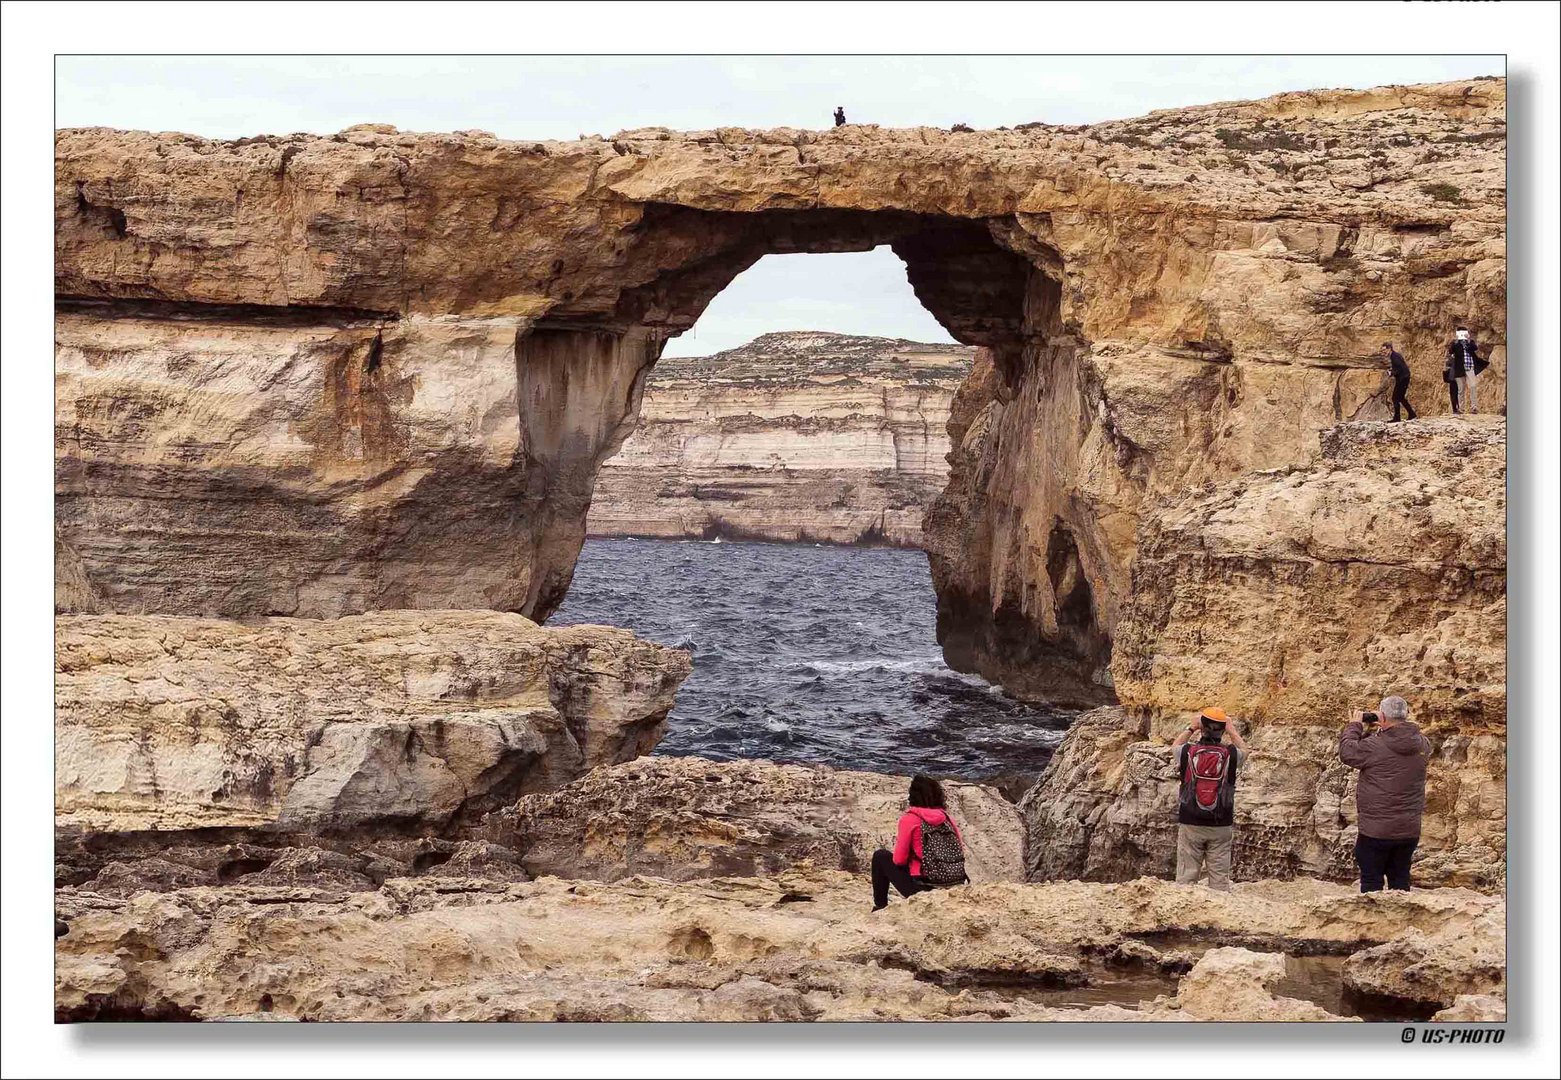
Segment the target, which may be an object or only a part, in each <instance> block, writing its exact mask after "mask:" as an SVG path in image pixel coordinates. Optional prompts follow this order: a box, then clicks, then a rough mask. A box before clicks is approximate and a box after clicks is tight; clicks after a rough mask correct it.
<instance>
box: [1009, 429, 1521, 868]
mask: <svg viewBox="0 0 1561 1080" xmlns="http://www.w3.org/2000/svg"><path fill="white" fill-rule="evenodd" d="M1505 435H1506V432H1505V422H1504V421H1502V420H1498V419H1494V418H1479V417H1475V418H1457V419H1454V418H1447V419H1441V420H1426V421H1420V422H1416V423H1413V424H1399V425H1390V424H1364V423H1357V424H1348V425H1342V426H1340V427H1337V428H1333V429H1330V430H1329V431H1327V432H1325V433H1324V436H1323V440H1322V453H1321V457H1320V459H1319V461H1318V463H1317V464H1316V465H1314V466H1312V467H1309V468H1291V469H1284V470H1276V471H1273V472H1268V473H1259V474H1253V475H1249V476H1247V477H1244V478H1242V479H1239V480H1234V481H1229V482H1226V483H1224V484H1219V485H1212V486H1209V487H1206V488H1203V489H1200V490H1198V491H1194V492H1189V493H1188V494H1186V495H1183V496H1181V497H1180V498H1177V499H1173V500H1169V501H1167V502H1165V503H1164V504H1162V505H1160V506H1159V507H1158V508H1157V509H1156V510H1155V511H1154V513H1152V514H1151V515H1150V516H1149V517H1147V518H1146V519H1145V522H1144V525H1143V527H1142V529H1141V530H1140V532H1139V545H1138V556H1137V559H1136V560H1135V563H1134V567H1133V578H1132V581H1133V584H1132V589H1131V592H1130V599H1129V601H1128V605H1127V609H1126V611H1125V613H1124V616H1123V619H1122V622H1121V623H1120V625H1119V630H1118V638H1117V657H1116V660H1115V663H1114V668H1115V670H1116V671H1117V673H1118V674H1117V688H1118V691H1119V693H1120V694H1121V696H1122V698H1123V702H1124V705H1125V706H1126V708H1125V710H1114V709H1106V710H1101V711H1099V712H1094V713H1090V714H1088V715H1086V716H1085V717H1082V718H1081V719H1080V721H1079V722H1078V723H1077V724H1076V725H1075V726H1074V727H1073V728H1072V729H1071V730H1070V731H1069V733H1068V735H1067V736H1066V737H1065V739H1064V741H1063V744H1062V746H1061V747H1060V748H1059V749H1058V752H1057V754H1056V755H1055V756H1054V757H1053V758H1052V762H1051V765H1050V767H1049V768H1048V770H1047V772H1046V773H1045V774H1043V776H1042V778H1041V781H1040V783H1039V784H1038V785H1037V787H1036V788H1035V790H1034V791H1033V792H1032V793H1031V794H1030V795H1029V796H1027V797H1026V799H1025V800H1024V807H1025V812H1026V815H1027V821H1028V825H1029V829H1030V846H1029V852H1030V862H1031V869H1032V872H1033V873H1035V874H1037V875H1039V876H1041V877H1046V878H1052V877H1072V876H1088V877H1091V878H1099V879H1107V880H1112V879H1125V878H1131V877H1136V876H1138V875H1139V874H1142V873H1145V872H1146V871H1152V872H1156V873H1169V871H1170V868H1171V867H1172V865H1173V864H1174V859H1175V789H1176V776H1175V768H1174V766H1173V764H1172V761H1171V755H1170V751H1169V748H1168V744H1169V742H1170V740H1171V738H1172V736H1173V735H1174V733H1175V731H1176V730H1177V729H1179V728H1180V727H1181V726H1182V725H1183V724H1184V723H1185V720H1186V718H1187V717H1188V716H1189V715H1190V714H1194V713H1196V711H1197V710H1198V709H1200V708H1203V707H1204V706H1206V705H1210V704H1217V705H1221V706H1223V707H1225V708H1227V709H1229V710H1230V711H1232V712H1233V713H1235V714H1236V715H1238V716H1241V717H1242V718H1243V720H1245V721H1246V722H1247V725H1248V726H1247V728H1246V731H1245V733H1246V735H1247V738H1248V741H1249V742H1250V743H1251V745H1252V751H1253V753H1252V758H1251V761H1250V763H1249V765H1248V766H1247V768H1246V769H1245V770H1244V772H1243V774H1242V777H1241V780H1240V783H1239V786H1238V790H1237V798H1236V808H1237V810H1236V812H1237V824H1238V829H1237V833H1236V860H1235V872H1236V874H1237V875H1238V877H1247V878H1263V877H1287V876H1291V875H1296V874H1301V875H1309V876H1326V877H1335V878H1348V877H1350V876H1352V875H1353V874H1354V872H1355V868H1354V865H1353V855H1352V849H1353V845H1354V842H1355V776H1356V774H1355V772H1354V771H1353V770H1351V769H1349V768H1347V767H1345V766H1344V765H1342V764H1341V763H1340V762H1339V761H1338V754H1337V748H1336V743H1337V738H1338V732H1339V729H1340V727H1342V726H1343V724H1344V722H1345V720H1347V719H1348V714H1349V710H1350V709H1352V708H1371V707H1373V706H1374V705H1375V704H1376V702H1377V701H1379V700H1380V699H1381V698H1382V697H1384V696H1386V695H1387V694H1390V693H1398V694H1402V695H1403V696H1404V697H1406V698H1407V699H1408V700H1409V702H1410V707H1411V709H1412V711H1413V713H1412V714H1413V717H1414V719H1415V720H1416V722H1417V723H1418V724H1420V726H1421V727H1422V729H1423V730H1424V731H1425V732H1426V734H1427V736H1428V737H1429V738H1430V739H1431V741H1432V745H1433V747H1434V753H1433V756H1432V760H1431V766H1430V769H1429V774H1428V778H1427V788H1426V815H1425V821H1424V829H1423V832H1422V835H1421V844H1420V849H1419V851H1418V852H1417V854H1416V863H1415V876H1416V879H1417V880H1419V881H1421V882H1425V883H1430V884H1456V885H1473V886H1477V887H1481V888H1499V887H1500V886H1501V885H1502V883H1503V881H1504V878H1505V862H1506V737H1505V735H1506V698H1507V695H1506V632H1505V623H1506V563H1507V558H1506V538H1505V513H1506V500H1505V494H1504V487H1505V482H1506V455H1505V449H1506V438H1505Z"/></svg>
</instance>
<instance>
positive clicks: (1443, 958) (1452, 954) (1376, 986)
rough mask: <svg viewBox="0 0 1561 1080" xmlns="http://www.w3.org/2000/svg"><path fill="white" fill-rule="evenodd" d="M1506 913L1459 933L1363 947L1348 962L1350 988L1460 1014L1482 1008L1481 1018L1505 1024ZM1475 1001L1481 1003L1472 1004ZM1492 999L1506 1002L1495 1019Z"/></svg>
mask: <svg viewBox="0 0 1561 1080" xmlns="http://www.w3.org/2000/svg"><path fill="white" fill-rule="evenodd" d="M1505 915H1506V913H1505V912H1504V911H1491V912H1487V913H1486V914H1484V915H1482V916H1480V917H1479V918H1478V919H1476V920H1475V921H1474V923H1473V924H1472V925H1471V926H1469V927H1468V928H1465V929H1461V930H1460V932H1458V933H1456V934H1454V933H1448V932H1447V931H1445V930H1433V931H1430V932H1426V931H1423V930H1411V931H1408V932H1406V933H1404V934H1401V935H1400V936H1398V937H1396V938H1394V939H1393V940H1392V941H1389V942H1386V943H1384V944H1382V945H1378V946H1376V947H1374V948H1370V949H1363V950H1361V951H1360V952H1357V953H1355V954H1354V955H1353V956H1351V957H1350V958H1349V960H1348V961H1346V962H1345V965H1344V982H1345V985H1346V986H1347V987H1349V988H1350V989H1351V990H1353V991H1355V992H1356V993H1357V994H1363V995H1370V996H1373V997H1379V998H1391V999H1393V1000H1396V1001H1413V1002H1421V1003H1429V1004H1437V1005H1442V1006H1444V1007H1446V1008H1450V1009H1453V1010H1457V1011H1462V1010H1470V1011H1472V1010H1474V1009H1478V1010H1479V1011H1480V1012H1481V1013H1483V1014H1484V1015H1482V1016H1480V1017H1478V1018H1479V1019H1482V1020H1505V1019H1506V1015H1505V1002H1506V996H1507V947H1506V934H1507V925H1506V918H1505ZM1469 997H1474V998H1477V999H1479V1000H1477V1001H1470V1000H1468V998H1469ZM1491 998H1494V999H1496V1000H1498V1001H1500V1002H1502V1003H1503V1008H1502V1013H1503V1015H1500V1016H1492V1015H1490V1013H1491V1012H1492V1011H1494V1010H1493V1009H1492V1007H1491V1004H1490V1001H1489V1000H1488V999H1491ZM1459 1002H1462V1005H1461V1006H1460V1004H1459ZM1444 1019H1447V1018H1444Z"/></svg>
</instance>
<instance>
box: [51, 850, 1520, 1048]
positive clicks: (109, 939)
mask: <svg viewBox="0 0 1561 1080" xmlns="http://www.w3.org/2000/svg"><path fill="white" fill-rule="evenodd" d="M1193 891H1194V890H1193V889H1192V888H1189V887H1183V886H1177V885H1174V884H1171V883H1169V882H1164V881H1150V880H1143V881H1136V882H1131V883H1128V884H1123V885H1099V884H1085V883H1077V882H1069V883H1058V884H1052V885H1019V884H1000V883H993V884H984V885H973V886H965V887H961V888H957V889H951V890H946V891H942V892H936V893H926V894H922V895H920V896H917V897H914V898H912V899H911V900H909V901H904V902H901V901H898V900H897V901H896V902H894V903H893V904H891V905H890V907H889V908H888V909H887V910H885V911H882V912H869V911H868V904H867V882H866V880H865V878H863V877H861V876H853V875H849V874H844V873H840V872H824V871H811V872H807V873H802V872H788V873H784V874H781V875H778V876H774V877H760V878H725V879H711V880H706V881H702V882H700V883H698V884H697V885H694V884H689V883H682V884H678V883H672V882H667V881H662V880H657V879H653V878H632V879H628V880H625V881H621V882H618V883H615V884H603V883H591V882H571V881H567V880H560V879H554V878H547V879H543V880H539V881H534V882H530V883H508V882H493V881H485V880H482V879H478V878H466V879H460V878H444V879H439V880H437V881H435V880H433V879H428V878H424V879H416V880H406V879H398V880H393V881H389V882H386V883H385V885H384V886H383V887H381V888H380V889H378V890H376V891H373V892H364V891H357V892H343V891H338V890H330V889H308V888H296V887H294V888H287V887H274V886H273V887H260V886H249V885H243V884H237V885H232V886H229V887H226V888H190V889H183V890H180V891H177V892H172V893H163V894H156V893H141V894H139V895H136V896H133V897H130V898H127V899H126V898H116V897H111V896H106V895H103V894H99V893H93V892H90V891H87V890H80V889H67V890H63V891H62V892H61V893H60V894H59V897H58V902H57V908H58V915H57V921H58V926H57V927H56V934H57V935H58V936H57V940H56V958H57V966H56V997H55V1008H56V1014H57V1015H58V1016H59V1017H61V1018H63V1019H91V1018H153V1017H157V1018H170V1019H172V1018H183V1019H217V1018H223V1017H245V1016H250V1015H253V1014H257V1013H261V1014H271V1015H272V1016H274V1017H276V1018H299V1019H303V1018H307V1019H315V1020H333V1019H339V1020H412V1019H417V1020H434V1019H439V1020H464V1019H471V1020H479V1019H480V1020H523V1019H535V1020H544V1019H574V1020H591V1019H608V1020H657V1019H660V1020H671V1019H676V1020H688V1019H704V1020H804V1019H811V1020H873V1019H913V1018H914V1019H957V1018H972V1019H975V1018H991V1019H997V1018H1012V1019H1070V1020H1079V1019H1083V1020H1129V1019H1253V1020H1256V1019H1302V1018H1304V1019H1340V1018H1341V1017H1338V1016H1332V1015H1329V1014H1326V1013H1323V1012H1322V1010H1321V1009H1318V1008H1317V1007H1316V1006H1315V1005H1312V1004H1309V1003H1307V1002H1303V1001H1298V1000H1295V999H1291V998H1287V997H1284V996H1282V995H1280V996H1276V994H1275V992H1274V985H1275V983H1276V982H1277V980H1278V976H1279V974H1280V973H1281V972H1282V967H1283V965H1282V961H1283V958H1282V957H1281V956H1278V955H1270V956H1262V955H1258V954H1254V953H1251V952H1248V951H1246V950H1245V949H1232V948H1220V949H1214V950H1213V951H1211V952H1209V953H1207V954H1205V955H1204V956H1203V957H1202V958H1201V959H1200V960H1199V961H1198V963H1197V964H1196V965H1194V967H1193V968H1192V970H1191V971H1190V972H1189V973H1188V974H1187V976H1185V977H1184V978H1183V979H1182V980H1181V985H1180V986H1179V987H1178V986H1176V984H1175V983H1174V982H1172V981H1170V980H1169V979H1168V980H1167V981H1166V982H1165V984H1164V986H1165V989H1166V991H1167V993H1165V994H1160V995H1158V996H1157V997H1156V998H1155V999H1152V1000H1148V1001H1142V1005H1141V1011H1140V1008H1138V1006H1139V1005H1140V1002H1141V997H1136V996H1134V995H1133V994H1131V993H1129V994H1126V995H1124V997H1123V1000H1122V1003H1120V1004H1097V1005H1093V1006H1091V1007H1085V1008H1076V1007H1075V1008H1066V1007H1063V1005H1064V1004H1065V1003H1068V1002H1070V1001H1072V1002H1074V1003H1075V1004H1083V1002H1082V1001H1080V1000H1079V999H1078V997H1077V996H1074V995H1072V994H1071V993H1070V992H1069V991H1066V990H1059V992H1057V993H1052V994H1048V993H1047V991H1048V989H1052V990H1057V989H1058V988H1065V987H1068V986H1073V985H1077V984H1078V983H1080V982H1092V983H1093V982H1100V981H1102V980H1108V979H1109V978H1110V976H1109V973H1107V972H1105V971H1103V970H1102V969H1100V968H1098V967H1097V966H1094V965H1093V964H1092V963H1091V962H1090V961H1089V960H1088V958H1087V957H1088V954H1089V953H1091V952H1099V951H1101V950H1102V949H1104V948H1106V947H1109V946H1110V945H1112V944H1113V943H1120V942H1123V941H1126V940H1129V939H1132V938H1135V937H1144V936H1155V935H1162V934H1165V933H1167V932H1179V931H1191V932H1195V933H1198V934H1201V935H1204V936H1205V937H1206V938H1207V939H1208V940H1211V941H1223V942H1231V941H1239V942H1241V943H1243V944H1244V945H1246V946H1248V947H1264V945H1266V946H1267V947H1268V948H1270V949H1272V948H1275V947H1276V946H1282V945H1286V944H1288V945H1289V946H1290V947H1292V948H1296V949H1302V950H1314V951H1315V950H1317V949H1320V948H1321V949H1328V950H1332V951H1335V952H1338V951H1349V950H1352V949H1355V948H1359V947H1360V946H1361V945H1373V944H1376V943H1379V942H1384V941H1391V940H1392V939H1394V938H1396V937H1398V936H1400V935H1402V934H1404V933H1406V932H1407V931H1411V930H1413V929H1415V928H1418V927H1421V926H1425V925H1430V924H1433V923H1434V924H1436V925H1439V926H1442V927H1444V928H1445V929H1447V930H1448V931H1450V932H1458V931H1460V930H1461V931H1465V932H1467V931H1469V930H1470V929H1471V928H1472V927H1474V926H1475V925H1476V924H1477V923H1478V922H1479V921H1480V920H1481V919H1483V918H1485V917H1486V916H1488V915H1491V913H1493V912H1494V913H1495V915H1491V917H1492V918H1495V919H1497V920H1498V921H1499V917H1500V912H1501V907H1502V905H1501V901H1500V900H1496V899H1492V898H1488V897H1482V896H1479V895H1477V894H1473V893H1470V892H1467V891H1464V890H1435V891H1428V892H1415V893H1407V894H1392V895H1388V896H1384V897H1381V898H1371V897H1361V896H1360V895H1358V894H1352V893H1350V892H1349V890H1347V889H1346V888H1345V887H1342V886H1331V885H1325V884H1322V883H1318V882H1304V881H1297V882H1291V883H1276V882H1267V883H1262V884H1260V885H1239V886H1237V888H1236V889H1235V890H1234V892H1233V893H1231V894H1230V895H1225V896H1206V895H1203V893H1204V891H1203V890H1197V892H1198V893H1199V894H1200V895H1198V896H1197V897H1196V903H1194V902H1193V900H1194V897H1193V896H1192V893H1193ZM1454 990H1457V991H1458V993H1457V994H1456V995H1455V996H1453V997H1449V998H1446V1004H1447V1005H1448V1006H1453V1005H1454V1003H1455V1002H1456V1001H1457V1000H1458V999H1459V997H1460V996H1462V995H1464V994H1467V993H1471V992H1474V991H1473V989H1472V988H1470V987H1456V986H1453V985H1451V984H1449V985H1448V986H1447V987H1446V989H1445V990H1444V991H1441V992H1444V993H1446V992H1452V991H1454ZM1149 992H1151V993H1153V992H1154V991H1149ZM1139 993H1140V994H1141V993H1143V991H1139ZM1097 1000H1098V998H1097Z"/></svg>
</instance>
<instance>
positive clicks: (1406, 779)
mask: <svg viewBox="0 0 1561 1080" xmlns="http://www.w3.org/2000/svg"><path fill="white" fill-rule="evenodd" d="M1430 756H1431V743H1430V742H1429V741H1428V740H1427V739H1426V737H1425V736H1424V735H1422V734H1420V729H1419V728H1417V727H1415V725H1414V724H1411V723H1409V722H1408V721H1407V720H1406V721H1404V722H1403V723H1400V724H1394V725H1393V726H1392V727H1389V728H1383V729H1382V730H1381V731H1379V732H1377V733H1376V734H1375V735H1367V734H1366V733H1365V728H1364V727H1363V725H1362V724H1361V723H1360V722H1359V721H1358V720H1352V721H1350V722H1349V723H1348V724H1346V725H1344V730H1343V731H1342V732H1340V733H1339V760H1340V761H1342V762H1344V764H1346V765H1348V766H1349V767H1350V768H1352V769H1359V770H1360V783H1359V784H1358V785H1357V786H1356V788H1355V815H1356V818H1357V819H1358V825H1359V828H1360V834H1361V835H1362V836H1370V837H1372V838H1374V839H1377V840H1413V839H1415V838H1416V837H1418V836H1419V835H1420V815H1421V814H1422V813H1423V812H1424V811H1425V767H1426V760H1427V759H1428V758H1429V757H1430Z"/></svg>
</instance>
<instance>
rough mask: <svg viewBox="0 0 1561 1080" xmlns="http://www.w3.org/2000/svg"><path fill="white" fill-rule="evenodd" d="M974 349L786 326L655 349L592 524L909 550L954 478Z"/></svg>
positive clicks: (597, 531)
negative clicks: (953, 425) (957, 411)
mask: <svg viewBox="0 0 1561 1080" xmlns="http://www.w3.org/2000/svg"><path fill="white" fill-rule="evenodd" d="M971 352H972V350H971V349H968V348H965V347H963V346H958V345H925V344H920V343H917V342H913V341H899V340H893V339H889V338H874V337H858V336H854V335H848V334H826V333H817V332H794V333H776V334H765V335H764V336H762V337H759V338H757V339H755V340H754V341H751V342H749V343H748V344H747V345H743V346H741V347H740V348H736V349H729V350H727V351H726V352H721V353H716V354H714V355H712V356H704V357H697V358H692V359H677V360H662V361H660V362H659V363H658V364H657V365H656V368H655V370H654V371H653V372H652V373H651V375H650V378H649V379H648V380H647V382H646V385H645V396H644V399H643V401H642V403H641V406H640V418H639V425H638V427H636V428H635V431H634V434H633V435H631V436H630V437H629V439H628V441H626V442H625V443H624V444H623V448H622V449H621V450H619V451H618V453H617V454H615V455H614V456H613V457H611V458H610V459H608V460H607V461H606V462H605V463H604V464H603V466H602V468H601V471H600V472H599V473H598V475H597V480H596V489H595V494H594V495H593V497H592V500H591V513H590V517H589V518H588V519H587V529H588V530H589V532H590V533H591V534H592V535H596V536H660V537H702V538H710V537H713V536H727V537H746V538H753V539H761V540H802V541H820V540H821V541H827V542H831V543H838V544H856V543H888V544H897V545H906V546H915V545H917V544H919V543H920V541H921V519H922V515H923V514H924V513H925V512H926V509H927V506H928V505H929V504H931V502H932V500H933V499H934V498H935V497H936V496H937V494H938V493H939V492H940V491H942V490H943V485H944V482H945V481H946V480H947V478H948V461H947V456H948V451H949V443H948V414H949V405H950V403H951V402H952V401H953V398H954V392H955V390H956V389H958V387H959V384H960V383H961V382H962V381H963V380H964V378H965V375H966V374H967V373H968V372H969V370H970V353H971Z"/></svg>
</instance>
